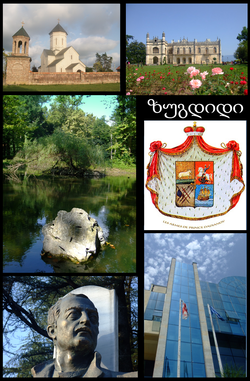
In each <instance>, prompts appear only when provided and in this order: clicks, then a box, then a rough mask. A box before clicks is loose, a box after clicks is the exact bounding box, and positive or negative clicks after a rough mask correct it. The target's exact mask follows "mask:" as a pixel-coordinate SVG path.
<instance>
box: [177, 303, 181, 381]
mask: <svg viewBox="0 0 250 381" xmlns="http://www.w3.org/2000/svg"><path fill="white" fill-rule="evenodd" d="M180 373H181V299H180V302H179V332H178V358H177V377H180Z"/></svg>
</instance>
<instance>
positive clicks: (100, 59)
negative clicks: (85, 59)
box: [93, 53, 113, 71]
mask: <svg viewBox="0 0 250 381" xmlns="http://www.w3.org/2000/svg"><path fill="white" fill-rule="evenodd" d="M112 61H113V58H112V57H108V56H107V53H103V54H102V55H100V54H99V53H96V61H95V63H94V65H93V67H94V69H95V71H112V70H111V65H112Z"/></svg>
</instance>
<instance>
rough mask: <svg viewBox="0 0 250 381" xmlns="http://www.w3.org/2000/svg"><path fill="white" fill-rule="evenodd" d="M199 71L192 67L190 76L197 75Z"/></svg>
mask: <svg viewBox="0 0 250 381" xmlns="http://www.w3.org/2000/svg"><path fill="white" fill-rule="evenodd" d="M199 73H200V70H198V69H194V70H192V71H191V73H190V78H193V76H195V75H198V74H199Z"/></svg>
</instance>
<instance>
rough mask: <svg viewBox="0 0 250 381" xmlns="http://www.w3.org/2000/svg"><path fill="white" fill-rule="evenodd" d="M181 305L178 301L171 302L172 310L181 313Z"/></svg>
mask: <svg viewBox="0 0 250 381" xmlns="http://www.w3.org/2000/svg"><path fill="white" fill-rule="evenodd" d="M179 304H180V303H179V302H178V300H171V310H174V311H179Z"/></svg>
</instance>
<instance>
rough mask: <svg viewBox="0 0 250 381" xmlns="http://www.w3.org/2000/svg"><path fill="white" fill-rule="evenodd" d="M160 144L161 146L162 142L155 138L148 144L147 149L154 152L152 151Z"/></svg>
mask: <svg viewBox="0 0 250 381" xmlns="http://www.w3.org/2000/svg"><path fill="white" fill-rule="evenodd" d="M161 146H162V142H161V141H160V140H157V141H156V142H152V143H151V144H150V147H149V149H150V151H151V152H154V151H157V150H158V149H159V148H161Z"/></svg>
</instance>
